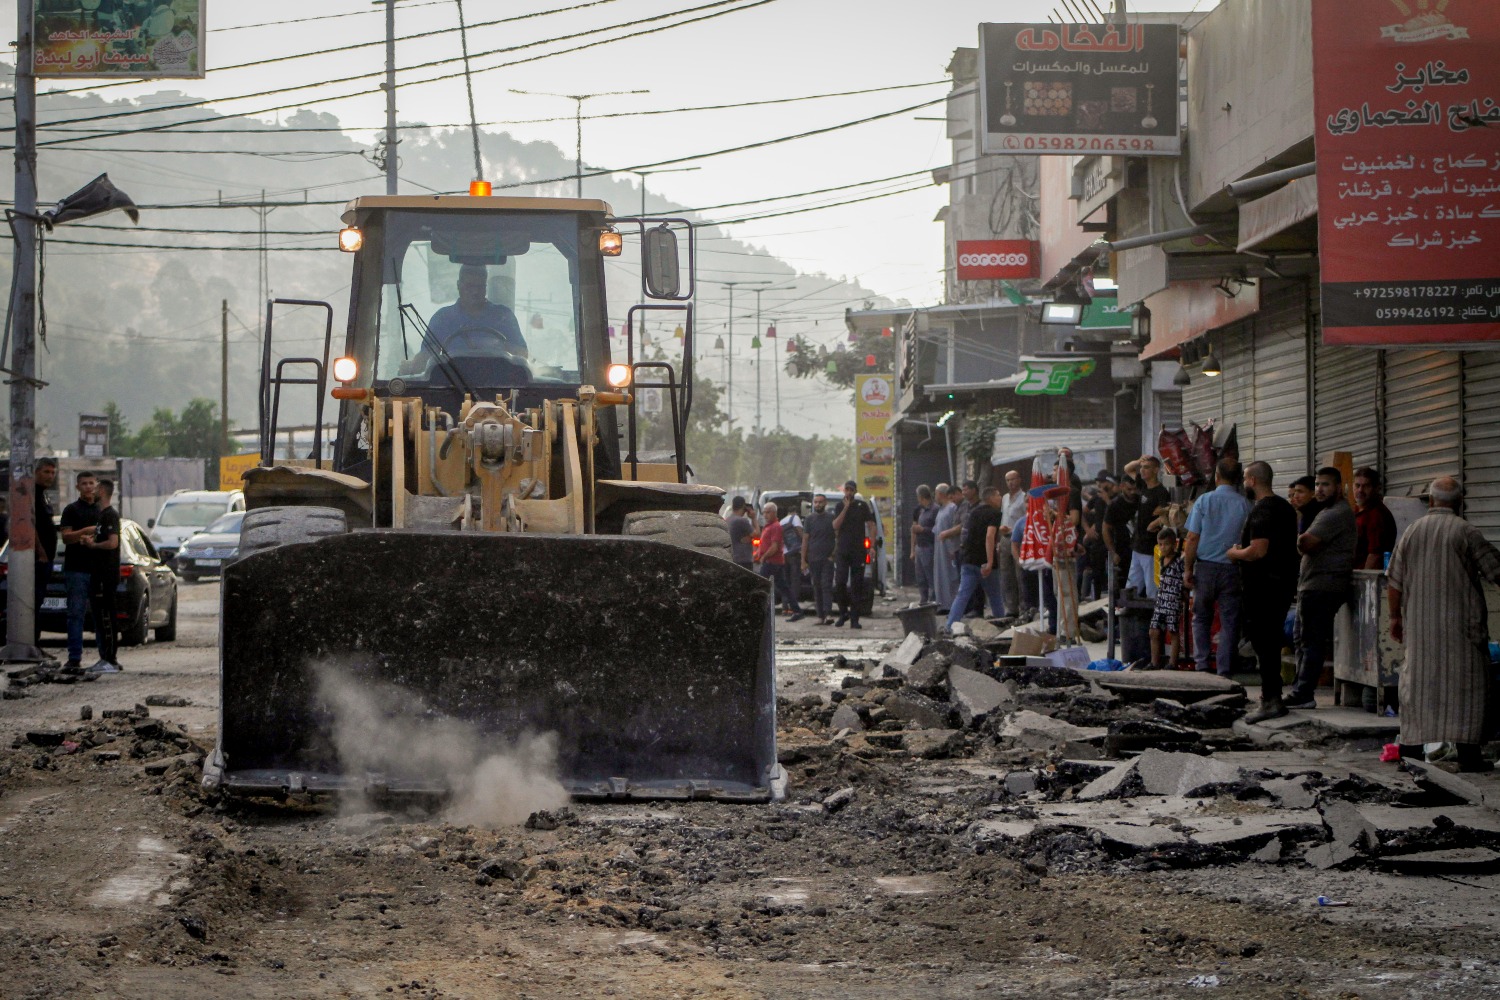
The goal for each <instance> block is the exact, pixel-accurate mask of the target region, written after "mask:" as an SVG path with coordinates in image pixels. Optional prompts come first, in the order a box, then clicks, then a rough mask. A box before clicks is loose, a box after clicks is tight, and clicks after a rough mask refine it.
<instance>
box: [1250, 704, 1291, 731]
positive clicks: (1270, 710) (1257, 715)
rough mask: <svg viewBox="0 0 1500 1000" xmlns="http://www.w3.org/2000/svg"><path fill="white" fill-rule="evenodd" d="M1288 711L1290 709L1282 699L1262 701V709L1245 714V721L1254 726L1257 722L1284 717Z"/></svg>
mask: <svg viewBox="0 0 1500 1000" xmlns="http://www.w3.org/2000/svg"><path fill="white" fill-rule="evenodd" d="M1288 711H1289V709H1288V708H1287V707H1286V705H1284V704H1282V703H1281V701H1280V699H1276V700H1273V701H1263V702H1261V703H1260V711H1258V712H1252V713H1251V714H1250V715H1247V716H1245V722H1247V723H1248V724H1250V725H1252V726H1253V725H1255V724H1256V723H1257V722H1269V721H1270V720H1272V719H1279V718H1281V717H1283V716H1284V715H1286V714H1287V712H1288Z"/></svg>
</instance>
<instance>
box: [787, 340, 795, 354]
mask: <svg viewBox="0 0 1500 1000" xmlns="http://www.w3.org/2000/svg"><path fill="white" fill-rule="evenodd" d="M786 352H787V353H788V354H796V353H797V342H796V341H795V340H788V341H787V342H786Z"/></svg>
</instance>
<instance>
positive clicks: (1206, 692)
mask: <svg viewBox="0 0 1500 1000" xmlns="http://www.w3.org/2000/svg"><path fill="white" fill-rule="evenodd" d="M1097 673H1098V674H1099V676H1097V677H1095V678H1094V682H1095V683H1096V684H1098V685H1099V686H1100V687H1102V688H1104V689H1105V690H1108V691H1113V692H1114V693H1115V694H1118V695H1119V696H1120V697H1122V698H1126V699H1132V700H1135V701H1150V700H1152V699H1155V698H1172V699H1175V700H1177V701H1180V702H1182V703H1183V704H1188V703H1190V702H1194V701H1201V700H1203V699H1204V698H1211V697H1213V696H1214V695H1219V694H1235V693H1239V694H1243V693H1244V691H1245V689H1244V688H1243V687H1241V686H1240V685H1238V684H1236V683H1235V682H1234V681H1232V680H1229V679H1228V678H1227V677H1220V676H1218V675H1217V674H1207V673H1198V672H1197V671H1193V670H1123V671H1112V672H1104V671H1098V672H1097Z"/></svg>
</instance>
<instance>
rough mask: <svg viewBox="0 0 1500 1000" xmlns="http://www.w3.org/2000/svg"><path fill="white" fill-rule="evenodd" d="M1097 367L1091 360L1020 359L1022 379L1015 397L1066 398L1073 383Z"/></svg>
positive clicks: (1087, 375)
mask: <svg viewBox="0 0 1500 1000" xmlns="http://www.w3.org/2000/svg"><path fill="white" fill-rule="evenodd" d="M1097 367H1098V366H1097V365H1096V364H1095V362H1094V361H1093V359H1091V358H1086V359H1084V360H1082V361H1055V360H1051V359H1043V358H1022V359H1021V376H1022V379H1021V384H1020V385H1018V386H1016V395H1017V396H1066V395H1067V394H1068V390H1069V389H1071V388H1072V387H1073V383H1074V382H1077V381H1078V380H1079V379H1085V378H1088V377H1089V376H1090V375H1092V374H1094V369H1095V368H1097Z"/></svg>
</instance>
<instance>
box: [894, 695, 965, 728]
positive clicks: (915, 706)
mask: <svg viewBox="0 0 1500 1000" xmlns="http://www.w3.org/2000/svg"><path fill="white" fill-rule="evenodd" d="M881 707H882V708H884V709H885V710H886V713H887V714H888V715H889V716H890V717H891V718H893V719H900V720H901V721H902V722H913V723H916V725H917V726H918V727H919V728H922V729H946V728H948V721H949V719H950V718H951V717H952V715H953V707H952V706H951V705H949V704H948V703H947V702H943V701H937V700H936V699H933V698H929V697H927V696H926V695H925V694H920V693H918V692H916V691H913V690H911V689H909V688H902V689H901V690H900V691H896V692H893V693H892V694H891V696H890V697H889V698H887V699H886V700H885V702H884V703H883V704H882V705H881Z"/></svg>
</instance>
